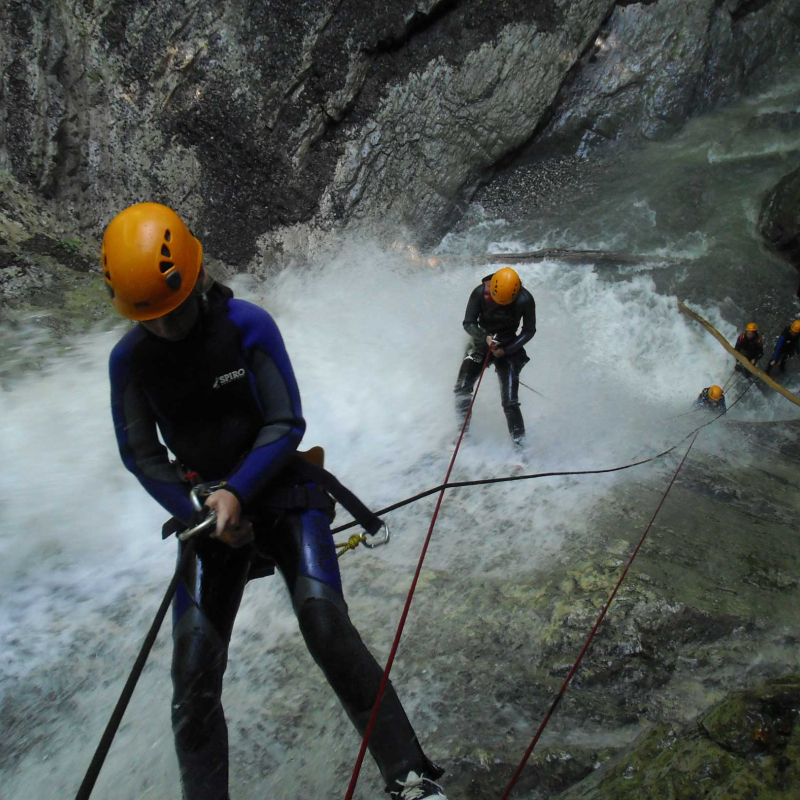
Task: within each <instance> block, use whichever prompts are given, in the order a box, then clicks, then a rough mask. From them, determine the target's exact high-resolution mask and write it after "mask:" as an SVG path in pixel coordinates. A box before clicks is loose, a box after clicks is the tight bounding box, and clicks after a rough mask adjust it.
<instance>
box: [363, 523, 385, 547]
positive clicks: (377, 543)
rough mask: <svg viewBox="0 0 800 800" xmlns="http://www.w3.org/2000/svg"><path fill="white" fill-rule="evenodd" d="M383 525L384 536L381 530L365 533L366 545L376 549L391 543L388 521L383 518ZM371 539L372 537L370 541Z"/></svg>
mask: <svg viewBox="0 0 800 800" xmlns="http://www.w3.org/2000/svg"><path fill="white" fill-rule="evenodd" d="M381 527H382V528H383V535H382V536H381V534H380V532H378V533H376V534H370V533H367V534H364V547H369V549H370V550H374V549H375V548H376V547H382V546H383V545H385V544H388V543H389V526H388V525H387V523H386V522H384V521H383V520H381ZM370 539H372V541H370Z"/></svg>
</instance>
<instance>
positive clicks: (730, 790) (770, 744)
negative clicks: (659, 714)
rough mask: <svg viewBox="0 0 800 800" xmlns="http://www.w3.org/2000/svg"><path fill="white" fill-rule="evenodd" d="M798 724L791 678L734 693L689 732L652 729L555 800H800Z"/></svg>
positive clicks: (796, 681)
mask: <svg viewBox="0 0 800 800" xmlns="http://www.w3.org/2000/svg"><path fill="white" fill-rule="evenodd" d="M798 719H800V676H798V675H789V676H786V677H783V678H780V679H777V680H771V681H767V682H766V683H764V684H761V685H760V686H757V687H755V688H753V689H748V690H746V691H740V692H733V693H731V694H729V695H728V696H727V697H726V698H725V699H723V700H722V701H721V702H720V703H718V704H716V705H715V706H713V707H712V708H710V709H709V710H708V711H706V712H704V713H703V714H702V715H701V716H700V717H699V718H698V720H697V724H696V725H695V726H687V727H686V728H685V729H681V730H676V729H675V728H673V727H672V726H670V725H667V724H663V723H662V724H658V725H656V726H654V727H653V728H651V729H650V730H649V731H648V732H647V733H645V734H643V736H641V737H640V738H639V739H638V740H637V741H636V742H635V743H634V745H633V746H632V748H631V749H629V750H627V751H626V752H624V753H623V754H621V755H619V756H618V757H616V758H615V759H613V760H612V761H611V762H609V763H608V764H607V765H606V766H604V767H602V768H601V769H599V770H598V771H597V772H596V773H595V774H593V775H591V776H590V777H589V778H587V779H586V780H585V781H583V782H582V783H581V784H579V785H578V786H575V787H573V788H571V789H569V790H568V791H566V792H564V793H563V794H562V795H560V798H559V800H600V798H603V800H634V798H636V800H641V798H644V797H647V798H649V799H650V800H693V799H694V798H708V799H709V800H748V799H749V798H752V800H789V798H797V797H800V763H799V758H798V757H800V724H798Z"/></svg>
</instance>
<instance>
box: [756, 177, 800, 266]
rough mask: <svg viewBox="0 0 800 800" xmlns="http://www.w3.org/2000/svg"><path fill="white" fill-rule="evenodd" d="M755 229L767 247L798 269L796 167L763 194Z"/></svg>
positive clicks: (799, 206)
mask: <svg viewBox="0 0 800 800" xmlns="http://www.w3.org/2000/svg"><path fill="white" fill-rule="evenodd" d="M758 229H759V231H760V232H761V235H762V236H763V237H764V239H765V240H766V241H767V244H768V245H769V247H771V248H772V249H773V250H775V251H776V252H777V253H779V254H780V255H782V256H783V257H784V258H786V259H788V260H789V261H790V262H791V263H792V264H793V265H794V267H795V269H797V270H800V169H796V170H795V171H794V172H791V173H789V174H788V175H787V176H786V177H784V178H783V179H782V180H781V181H780V182H779V183H778V185H777V186H776V187H775V188H774V189H773V190H772V191H771V192H770V193H769V194H768V195H767V197H766V198H765V200H764V203H763V205H762V207H761V215H760V217H759V220H758Z"/></svg>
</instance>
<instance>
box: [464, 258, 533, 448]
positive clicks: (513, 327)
mask: <svg viewBox="0 0 800 800" xmlns="http://www.w3.org/2000/svg"><path fill="white" fill-rule="evenodd" d="M520 322H522V330H520V331H519V333H517V330H518V329H519V325H520ZM463 325H464V330H465V331H466V332H467V333H468V334H469V335H470V336H471V337H472V342H471V343H470V344H469V346H468V347H467V350H466V352H465V353H464V360H463V361H462V362H461V368H460V369H459V371H458V378H457V379H456V385H455V388H454V390H453V391H454V392H455V395H456V414H457V415H458V418H459V420H460V423H461V424H462V425H463V422H464V417H465V415H466V413H467V409H468V408H469V404H470V400H471V399H472V390H473V388H474V386H475V381H476V380H477V379H478V375H480V372H481V368H482V366H483V362H484V360H485V359H486V353H487V351H488V350H490V351H491V357H490V360H491V363H493V364H494V366H495V369H496V370H497V377H498V379H499V381H500V399H501V402H502V404H503V411H504V412H505V415H506V423H507V425H508V432H509V433H510V434H511V439H512V441H513V442H514V444H515V445H516V446H518V447H519V446H521V445H522V443H523V441H524V438H525V422H524V420H523V419H522V412H521V411H520V407H519V374H520V372H521V371H522V368H523V367H524V366H525V365H526V364H527V363H528V361H530V359H529V358H528V355H527V353H526V352H525V345H526V344H527V343H528V342H529V341H530V340H531V339H533V336H534V334H535V333H536V303H535V302H534V299H533V295H532V294H531V293H530V292H529V291H528V290H527V289H525V288H524V287H523V286H522V282H521V281H520V279H519V275H517V273H516V272H515V271H514V270H513V269H511V267H503V268H502V269H500V270H498V271H497V272H495V273H493V274H492V275H487V276H486V277H485V278H483V279H482V281H481V284H480V285H479V286H476V287H475V289H473V291H472V294H470V296H469V301H468V302H467V310H466V313H465V314H464V322H463Z"/></svg>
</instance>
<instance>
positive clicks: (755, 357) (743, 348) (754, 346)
mask: <svg viewBox="0 0 800 800" xmlns="http://www.w3.org/2000/svg"><path fill="white" fill-rule="evenodd" d="M733 349H734V350H736V352H737V353H741V354H742V355H743V356H744V357H745V358H746V359H748V360H749V361H750V362H751V363H752V364H754V365H755V364H758V362H759V360H760V359H761V356H763V355H764V337H763V336H759V335H758V333H756V335H755V336H753V337H751V338H749V339H748V338H747V331H745V332H744V333H740V334H739V338H738V339H737V340H736V344H735V345H734V348H733ZM734 369H736V371H737V372H741V373H746V372H748V370H747V369H745V367H744V365H742V364H741V362H739V361H737V362H736V366H735V367H734Z"/></svg>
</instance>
